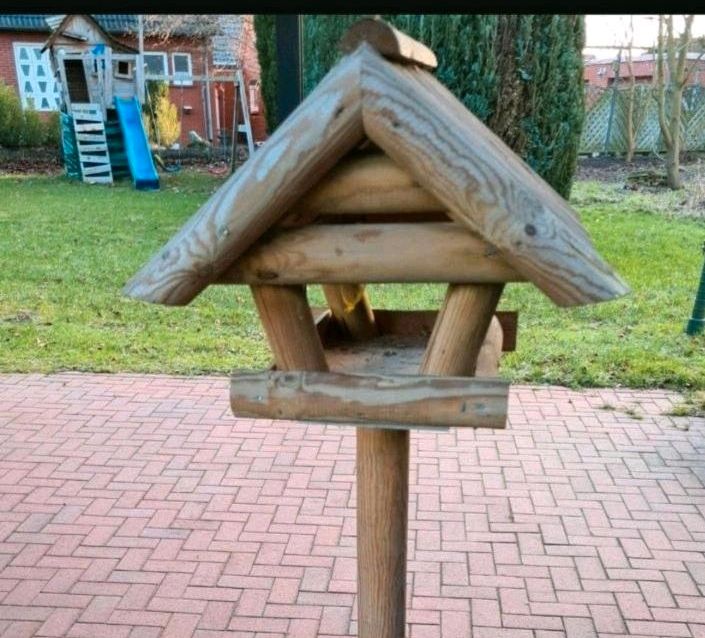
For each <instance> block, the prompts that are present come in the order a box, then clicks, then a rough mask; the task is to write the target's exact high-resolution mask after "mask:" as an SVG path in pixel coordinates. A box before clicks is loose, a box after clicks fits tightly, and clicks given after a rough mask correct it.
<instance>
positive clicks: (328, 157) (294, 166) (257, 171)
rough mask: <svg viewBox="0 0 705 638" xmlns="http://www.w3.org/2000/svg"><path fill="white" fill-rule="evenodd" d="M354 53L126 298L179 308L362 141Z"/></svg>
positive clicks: (139, 278) (151, 265) (136, 281)
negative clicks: (178, 306)
mask: <svg viewBox="0 0 705 638" xmlns="http://www.w3.org/2000/svg"><path fill="white" fill-rule="evenodd" d="M359 68H360V64H359V55H358V54H352V55H350V56H347V57H346V58H344V59H343V60H342V61H341V62H340V63H339V64H338V65H337V66H336V67H335V68H334V69H332V70H331V71H330V73H329V74H328V75H327V76H326V77H325V78H324V79H323V80H322V81H321V83H320V84H319V85H318V86H317V87H316V89H314V90H313V91H312V92H311V93H310V94H309V96H308V97H307V98H306V99H305V100H304V101H303V102H302V103H301V104H300V105H299V107H298V108H297V109H296V110H295V111H294V112H293V113H292V114H291V115H290V116H289V117H288V118H287V119H286V121H284V122H283V123H282V124H281V125H280V126H279V128H278V129H277V130H276V131H274V133H273V134H272V136H271V137H270V138H269V139H268V140H267V143H266V144H264V145H263V146H262V148H260V149H259V150H258V151H257V152H256V153H255V154H254V155H253V157H252V158H251V159H250V160H248V161H247V162H246V163H245V164H243V165H242V166H241V167H240V168H239V169H238V171H237V172H236V173H235V174H234V175H232V176H231V177H230V178H229V179H228V180H227V181H226V182H225V183H224V184H223V185H222V186H221V187H220V188H219V189H218V190H217V191H216V192H215V193H214V194H213V195H212V196H211V197H210V198H209V199H208V201H207V202H206V203H205V204H204V205H203V206H202V207H201V208H200V210H199V211H198V212H197V213H196V214H195V215H194V216H193V217H191V219H189V220H188V222H186V224H185V225H184V226H183V227H182V228H181V230H180V231H179V232H178V233H177V234H176V235H175V236H174V237H173V238H172V239H171V240H170V241H169V242H168V243H167V244H166V245H165V246H164V247H163V248H162V249H161V250H160V251H159V252H158V253H157V254H156V255H155V256H154V257H153V258H152V259H151V260H150V261H149V262H148V263H147V264H146V265H145V266H144V267H143V268H142V269H141V270H140V271H139V272H138V273H137V274H136V275H135V276H134V277H133V278H132V279H131V280H130V281H129V282H128V283H127V284H126V286H125V288H124V290H123V293H124V294H126V295H127V296H129V297H133V298H136V299H141V300H144V301H150V302H154V303H162V304H167V305H183V304H186V303H188V302H189V301H191V300H192V299H193V298H194V297H195V296H196V295H197V294H198V293H199V292H201V290H203V288H205V287H206V286H207V285H208V284H209V283H212V282H213V281H214V280H217V278H218V276H219V275H220V274H221V273H222V272H223V271H224V270H226V269H227V268H228V266H230V265H231V264H232V263H233V262H234V261H235V259H237V258H238V257H239V256H240V255H241V254H242V253H243V252H244V251H245V250H246V249H247V248H249V247H250V246H251V245H252V244H253V243H254V242H255V241H256V240H257V239H259V237H260V236H261V235H262V233H263V232H264V231H266V230H267V229H269V228H270V227H271V226H272V225H273V224H274V223H275V222H276V221H277V220H278V219H279V218H280V217H281V216H282V215H283V214H284V213H285V212H286V210H287V209H288V208H289V206H291V204H293V203H294V202H295V201H296V200H297V199H299V198H300V197H301V196H302V195H303V194H304V193H305V192H306V191H308V190H309V189H310V188H311V187H312V186H313V185H314V184H315V183H317V182H318V181H319V180H320V179H321V176H322V175H323V174H325V173H326V172H327V171H328V170H329V169H330V168H331V167H332V166H333V165H335V164H336V163H337V161H338V160H339V159H340V158H341V157H343V156H344V155H345V154H346V153H347V152H348V151H350V150H351V149H352V148H354V147H355V146H356V145H357V144H359V143H360V141H361V140H362V139H363V130H362V118H361V111H360V93H359V84H360V83H359Z"/></svg>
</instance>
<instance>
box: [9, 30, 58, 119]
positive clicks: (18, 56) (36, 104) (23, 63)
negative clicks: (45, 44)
mask: <svg viewBox="0 0 705 638" xmlns="http://www.w3.org/2000/svg"><path fill="white" fill-rule="evenodd" d="M14 52H15V69H16V70H17V86H18V88H19V93H20V100H21V102H22V108H24V109H34V110H36V111H58V110H59V104H60V93H59V85H58V83H57V82H56V79H55V78H54V74H53V73H52V70H51V62H50V61H49V51H44V53H42V45H41V44H23V43H21V42H15V43H14Z"/></svg>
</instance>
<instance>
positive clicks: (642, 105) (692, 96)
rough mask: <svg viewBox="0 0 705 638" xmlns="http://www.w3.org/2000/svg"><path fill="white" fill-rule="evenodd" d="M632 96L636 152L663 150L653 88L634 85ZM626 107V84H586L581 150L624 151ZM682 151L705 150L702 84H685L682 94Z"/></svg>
mask: <svg viewBox="0 0 705 638" xmlns="http://www.w3.org/2000/svg"><path fill="white" fill-rule="evenodd" d="M635 88H636V91H635V96H634V116H633V119H634V130H635V137H636V148H635V150H636V152H637V153H653V152H661V151H663V150H664V144H663V140H662V139H661V129H660V128H659V123H658V107H657V104H656V100H655V97H654V95H655V94H654V89H653V87H652V86H651V85H650V84H649V85H647V84H640V85H637V86H636V87H635ZM628 106H629V89H628V88H627V87H619V88H611V87H610V88H607V89H602V88H599V87H587V89H586V93H585V109H586V113H585V124H584V126H583V134H582V138H581V141H580V153H582V154H593V153H611V154H624V153H626V151H627V127H626V119H627V118H626V115H627V109H628ZM681 135H682V136H683V137H682V139H683V150H686V151H705V87H702V86H688V87H686V88H685V91H684V94H683V110H682V115H681Z"/></svg>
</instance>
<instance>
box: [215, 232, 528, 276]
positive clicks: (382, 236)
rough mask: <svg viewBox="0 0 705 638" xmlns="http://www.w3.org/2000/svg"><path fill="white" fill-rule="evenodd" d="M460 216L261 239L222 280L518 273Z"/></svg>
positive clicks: (498, 274)
mask: <svg viewBox="0 0 705 638" xmlns="http://www.w3.org/2000/svg"><path fill="white" fill-rule="evenodd" d="M523 280H524V278H523V277H522V276H521V275H519V273H517V272H516V271H515V270H514V269H513V268H511V267H510V266H509V265H508V264H507V262H506V261H505V260H504V259H503V258H502V257H501V256H500V255H499V254H498V253H497V252H496V251H495V250H494V248H493V247H492V246H491V245H490V244H488V243H487V242H485V241H483V240H481V239H479V238H478V237H477V236H475V235H473V234H472V233H471V232H470V231H468V230H466V229H465V228H463V227H462V226H460V225H459V224H455V223H451V222H439V223H428V224H330V225H323V224H321V225H312V226H306V227H302V228H295V229H289V230H281V231H278V232H275V233H272V234H270V235H269V236H268V237H267V238H265V239H262V240H261V241H260V242H258V244H256V245H255V246H254V247H253V248H251V249H250V250H249V251H247V252H246V253H245V254H244V255H243V256H242V257H241V258H240V259H238V260H237V261H236V262H235V264H233V266H232V267H231V268H229V269H228V270H227V271H226V272H225V274H224V275H223V276H222V277H221V278H220V279H219V280H218V283H220V284H260V283H267V284H301V283H314V284H319V283H320V284H327V283H341V284H344V283H380V282H385V283H408V282H444V283H446V282H450V283H504V282H508V281H523Z"/></svg>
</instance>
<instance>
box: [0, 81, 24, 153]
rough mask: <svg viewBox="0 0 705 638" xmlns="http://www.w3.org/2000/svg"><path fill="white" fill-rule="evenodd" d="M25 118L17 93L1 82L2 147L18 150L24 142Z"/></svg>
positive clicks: (0, 128) (0, 144) (0, 116)
mask: <svg viewBox="0 0 705 638" xmlns="http://www.w3.org/2000/svg"><path fill="white" fill-rule="evenodd" d="M23 126H24V116H23V114H22V105H21V104H20V98H19V97H17V93H16V92H15V90H14V89H13V88H12V87H11V86H8V85H7V84H5V83H4V82H2V81H0V146H6V147H8V148H17V147H18V146H19V145H20V142H21V141H22V128H23Z"/></svg>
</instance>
